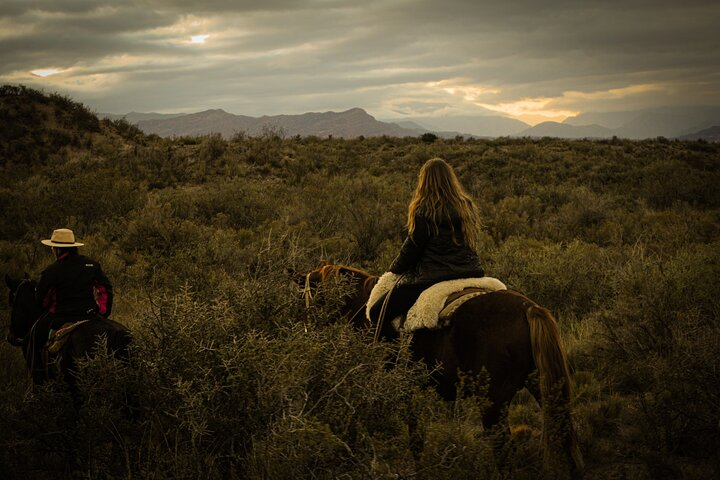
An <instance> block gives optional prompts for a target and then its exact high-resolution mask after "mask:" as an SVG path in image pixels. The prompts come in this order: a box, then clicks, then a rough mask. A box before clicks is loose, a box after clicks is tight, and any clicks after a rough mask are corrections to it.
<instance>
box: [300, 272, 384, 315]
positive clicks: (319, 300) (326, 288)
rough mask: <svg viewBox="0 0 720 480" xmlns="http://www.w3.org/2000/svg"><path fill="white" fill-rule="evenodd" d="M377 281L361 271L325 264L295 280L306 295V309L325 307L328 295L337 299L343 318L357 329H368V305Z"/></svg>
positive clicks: (304, 296)
mask: <svg viewBox="0 0 720 480" xmlns="http://www.w3.org/2000/svg"><path fill="white" fill-rule="evenodd" d="M377 278H378V277H375V276H373V275H370V274H369V273H367V272H364V271H362V270H360V269H357V268H353V267H348V266H344V265H336V264H323V265H321V266H319V267H318V268H316V269H314V270H311V271H310V272H308V273H306V274H304V275H297V276H295V278H294V282H295V284H296V285H297V286H298V288H299V289H300V291H301V292H302V296H303V299H304V300H305V306H306V307H307V308H310V306H312V305H323V304H325V303H326V302H327V300H328V298H327V295H328V294H329V295H333V296H337V298H334V300H339V301H340V315H341V316H342V317H345V318H347V320H348V322H350V323H351V324H353V325H354V326H356V327H365V326H367V322H366V319H365V304H366V302H367V299H368V297H369V296H370V291H371V290H372V287H373V286H374V285H375V282H377Z"/></svg>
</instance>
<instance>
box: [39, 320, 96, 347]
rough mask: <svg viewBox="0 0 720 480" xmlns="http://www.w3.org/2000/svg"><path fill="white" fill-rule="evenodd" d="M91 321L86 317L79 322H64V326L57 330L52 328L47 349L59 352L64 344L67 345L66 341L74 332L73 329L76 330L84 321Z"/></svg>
mask: <svg viewBox="0 0 720 480" xmlns="http://www.w3.org/2000/svg"><path fill="white" fill-rule="evenodd" d="M89 321H90V320H89V319H86V320H79V321H77V322H70V323H66V324H64V325H63V326H62V327H60V328H59V329H57V330H55V331H53V330H50V337H49V338H48V342H47V351H48V352H50V353H57V352H58V351H59V350H60V349H61V348H62V347H63V345H65V342H67V340H68V338H70V333H72V331H73V330H75V329H76V328H77V327H79V326H80V325H82V324H83V323H85V322H89Z"/></svg>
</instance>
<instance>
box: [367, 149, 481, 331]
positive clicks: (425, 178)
mask: <svg viewBox="0 0 720 480" xmlns="http://www.w3.org/2000/svg"><path fill="white" fill-rule="evenodd" d="M479 229H480V221H479V214H478V209H477V206H476V205H475V202H473V200H472V198H471V197H470V195H468V193H467V192H466V191H465V189H464V188H463V187H462V185H461V184H460V181H459V180H458V178H457V176H456V175H455V171H454V170H453V168H452V167H451V166H450V165H449V164H448V163H447V162H445V161H444V160H443V159H441V158H433V159H430V160H428V161H427V162H425V164H424V165H423V166H422V168H421V169H420V174H419V178H418V183H417V187H416V188H415V193H414V194H413V197H412V199H411V200H410V205H409V206H408V217H407V230H408V234H407V238H406V239H405V241H404V243H403V245H402V248H401V249H400V253H399V254H398V256H397V257H396V258H395V260H394V261H393V262H392V265H390V271H391V272H392V273H394V274H396V275H400V279H399V280H398V283H397V284H396V286H395V288H394V289H393V291H392V292H391V294H390V295H391V296H390V299H389V300H388V301H387V302H383V301H378V302H377V303H375V305H374V306H373V308H372V309H371V311H370V316H371V318H372V319H373V320H377V319H378V317H379V315H380V310H381V307H382V305H383V304H384V303H385V304H386V305H385V308H386V311H385V318H388V319H393V318H396V317H398V316H400V315H404V314H406V313H407V311H408V310H409V309H410V307H411V306H412V305H413V303H415V300H417V297H418V296H419V295H420V294H421V293H422V291H423V290H425V289H426V288H428V287H429V286H430V285H432V284H434V283H437V282H440V281H444V280H453V279H457V278H472V277H482V276H484V274H485V272H484V271H483V268H482V266H481V264H480V258H479V257H478V255H477V253H476V250H475V249H476V244H477V240H478V234H479Z"/></svg>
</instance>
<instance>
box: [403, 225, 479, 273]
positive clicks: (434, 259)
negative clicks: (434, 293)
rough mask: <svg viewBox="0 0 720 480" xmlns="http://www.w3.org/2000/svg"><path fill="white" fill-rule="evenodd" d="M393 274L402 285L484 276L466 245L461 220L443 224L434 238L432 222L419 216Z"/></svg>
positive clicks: (477, 260)
mask: <svg viewBox="0 0 720 480" xmlns="http://www.w3.org/2000/svg"><path fill="white" fill-rule="evenodd" d="M453 233H454V237H453ZM390 271H391V272H393V273H395V274H402V275H403V278H402V279H401V280H400V282H399V283H398V284H399V285H422V284H431V283H436V282H440V281H443V280H453V279H456V278H472V277H482V276H484V275H485V272H484V271H483V268H482V266H481V265H480V258H479V257H478V255H477V253H475V251H474V250H473V249H472V248H471V247H470V246H469V245H467V244H466V243H465V238H464V236H463V232H462V224H461V222H460V218H459V217H453V218H452V219H449V220H447V221H445V222H442V223H441V224H440V225H439V228H438V232H437V234H435V233H433V232H432V230H431V224H430V222H429V220H428V219H426V218H425V217H422V216H419V215H418V216H416V217H415V230H414V231H413V234H412V235H408V237H407V238H406V239H405V242H404V243H403V246H402V248H401V249H400V253H399V254H398V256H397V257H396V258H395V260H394V261H393V263H392V265H390Z"/></svg>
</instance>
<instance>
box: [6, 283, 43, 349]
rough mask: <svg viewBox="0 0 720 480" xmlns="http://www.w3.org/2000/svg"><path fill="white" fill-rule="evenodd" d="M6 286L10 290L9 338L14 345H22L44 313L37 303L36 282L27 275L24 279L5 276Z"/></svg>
mask: <svg viewBox="0 0 720 480" xmlns="http://www.w3.org/2000/svg"><path fill="white" fill-rule="evenodd" d="M5 284H6V285H7V287H8V289H9V290H10V292H9V295H8V303H9V305H10V331H9V333H8V336H7V340H8V342H10V343H11V344H12V345H15V346H20V345H22V339H23V338H24V337H25V336H26V335H27V334H28V332H29V331H30V329H31V328H32V326H33V324H34V323H35V321H36V320H37V319H38V317H39V316H40V314H41V313H42V311H41V309H40V307H39V306H38V304H37V302H36V301H35V286H36V282H35V281H34V280H31V279H30V278H29V277H28V276H27V275H25V278H22V279H14V278H11V277H10V276H9V275H5Z"/></svg>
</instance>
